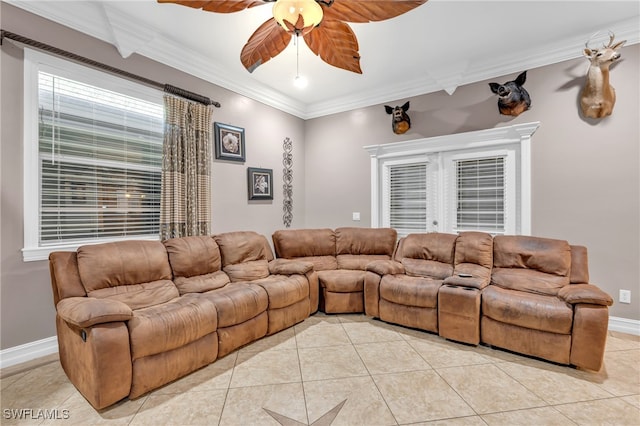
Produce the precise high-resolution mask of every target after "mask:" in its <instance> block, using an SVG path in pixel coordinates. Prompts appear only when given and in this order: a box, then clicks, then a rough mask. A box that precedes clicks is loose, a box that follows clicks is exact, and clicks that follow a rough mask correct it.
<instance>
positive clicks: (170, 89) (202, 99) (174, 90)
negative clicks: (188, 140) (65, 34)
mask: <svg viewBox="0 0 640 426" xmlns="http://www.w3.org/2000/svg"><path fill="white" fill-rule="evenodd" d="M5 37H6V38H8V39H10V40H14V41H17V42H18V43H22V44H26V45H27V46H31V47H35V48H36V49H40V50H44V51H46V52H50V53H53V54H56V55H58V56H62V57H64V58H67V59H72V60H74V61H76V62H80V63H83V64H86V65H90V66H92V67H94V68H98V69H101V70H105V71H108V72H110V73H112V74H116V75H119V76H122V77H126V78H129V79H131V80H136V81H139V82H141V83H144V84H146V85H148V86H152V87H156V88H158V89H160V90H163V91H164V92H165V93H171V94H173V95H177V96H180V97H183V98H186V99H189V100H191V101H195V102H199V103H201V104H205V105H213V106H215V107H216V108H220V103H219V102H216V101H212V100H211V99H209V98H207V97H206V96H202V95H198V94H197V93H193V92H189V91H188V90H184V89H181V88H179V87H175V86H172V85H170V84H162V83H158V82H157V81H153V80H150V79H148V78H145V77H141V76H139V75H136V74H132V73H130V72H127V71H123V70H121V69H119V68H115V67H112V66H110V65H107V64H103V63H102V62H97V61H94V60H93V59H89V58H85V57H84V56H80V55H76V54H75V53H71V52H68V51H66V50H62V49H58V48H57V47H54V46H51V45H48V44H46V43H42V42H39V41H36V40H32V39H30V38H27V37H23V36H21V35H18V34H15V33H12V32H10V31H5V30H0V45H2V42H3V40H4V39H5Z"/></svg>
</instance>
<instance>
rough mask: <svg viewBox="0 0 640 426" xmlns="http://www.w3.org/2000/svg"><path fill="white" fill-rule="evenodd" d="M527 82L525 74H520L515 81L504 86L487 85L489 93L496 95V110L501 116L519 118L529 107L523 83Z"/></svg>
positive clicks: (529, 102)
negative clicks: (489, 88) (489, 89)
mask: <svg viewBox="0 0 640 426" xmlns="http://www.w3.org/2000/svg"><path fill="white" fill-rule="evenodd" d="M525 81H527V72H526V71H524V72H522V73H521V74H520V75H519V76H518V77H517V78H516V79H515V80H513V81H507V82H506V83H505V84H498V83H489V87H491V91H492V92H493V93H495V94H496V95H498V98H499V99H498V110H499V111H500V114H502V115H513V116H514V117H517V116H519V115H520V114H522V113H523V112H525V111H526V110H528V109H529V107H530V106H531V98H530V97H529V93H528V92H527V91H526V90H525V88H524V87H522V86H523V85H524V82H525Z"/></svg>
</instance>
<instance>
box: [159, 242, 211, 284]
mask: <svg viewBox="0 0 640 426" xmlns="http://www.w3.org/2000/svg"><path fill="white" fill-rule="evenodd" d="M163 243H164V246H165V247H166V249H167V254H168V255H169V264H170V265H171V269H172V270H173V276H174V277H186V278H188V277H194V276H197V275H205V274H211V273H213V272H216V271H219V270H221V269H222V261H221V258H220V249H219V248H218V244H216V242H215V240H214V239H213V238H211V237H209V236H193V237H182V238H172V239H170V240H166V241H164V242H163Z"/></svg>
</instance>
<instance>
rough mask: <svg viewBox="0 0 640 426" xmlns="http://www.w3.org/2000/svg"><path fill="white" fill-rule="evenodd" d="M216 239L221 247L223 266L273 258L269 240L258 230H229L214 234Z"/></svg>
mask: <svg viewBox="0 0 640 426" xmlns="http://www.w3.org/2000/svg"><path fill="white" fill-rule="evenodd" d="M214 239H215V241H216V243H217V244H218V247H219V248H220V254H221V255H222V266H223V268H224V267H225V266H227V265H235V264H238V263H244V262H251V261H254V260H266V261H270V260H273V253H272V252H271V247H269V242H268V241H267V239H266V238H265V237H264V236H262V235H260V234H258V233H257V232H253V231H241V232H227V233H225V234H219V235H216V236H214Z"/></svg>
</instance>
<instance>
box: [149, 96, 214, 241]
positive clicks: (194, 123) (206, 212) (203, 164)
mask: <svg viewBox="0 0 640 426" xmlns="http://www.w3.org/2000/svg"><path fill="white" fill-rule="evenodd" d="M164 110H165V113H164V114H165V131H164V152H163V158H162V198H161V201H160V238H161V239H162V240H166V239H169V238H177V237H185V236H190V235H209V233H210V229H211V191H210V186H211V183H210V180H211V148H210V147H211V125H212V117H213V109H212V107H211V106H207V105H203V104H200V103H195V102H191V101H188V100H185V99H182V98H178V97H174V96H169V95H165V96H164Z"/></svg>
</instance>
